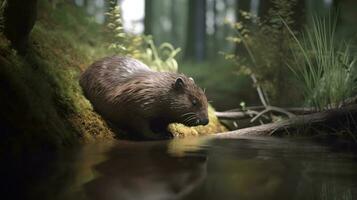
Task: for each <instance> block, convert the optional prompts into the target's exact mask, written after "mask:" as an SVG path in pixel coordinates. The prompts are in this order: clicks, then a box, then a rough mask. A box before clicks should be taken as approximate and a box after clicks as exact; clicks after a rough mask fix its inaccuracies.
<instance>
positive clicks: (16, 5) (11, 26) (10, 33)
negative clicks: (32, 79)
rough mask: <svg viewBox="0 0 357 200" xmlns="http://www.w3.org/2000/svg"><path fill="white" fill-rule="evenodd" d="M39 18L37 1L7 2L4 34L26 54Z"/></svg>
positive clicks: (15, 46)
mask: <svg viewBox="0 0 357 200" xmlns="http://www.w3.org/2000/svg"><path fill="white" fill-rule="evenodd" d="M36 17H37V0H26V1H23V0H7V2H6V4H5V7H4V34H5V36H6V37H7V38H8V39H9V40H10V42H11V44H12V46H13V47H14V48H15V49H16V50H17V51H18V52H19V53H20V54H24V53H25V52H26V48H27V46H28V40H29V35H30V32H31V30H32V28H33V26H34V25H35V22H36Z"/></svg>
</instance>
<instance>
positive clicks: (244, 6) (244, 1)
mask: <svg viewBox="0 0 357 200" xmlns="http://www.w3.org/2000/svg"><path fill="white" fill-rule="evenodd" d="M264 1H269V0H264ZM235 7H236V8H235V13H236V15H235V18H236V22H238V21H243V22H244V23H245V24H246V26H249V25H250V23H248V22H247V21H246V20H244V19H240V18H241V14H240V12H241V11H246V12H249V11H250V0H236V6H235ZM234 52H235V54H236V55H242V54H244V53H245V49H244V47H243V46H242V45H239V44H238V43H237V44H236V46H235V50H234Z"/></svg>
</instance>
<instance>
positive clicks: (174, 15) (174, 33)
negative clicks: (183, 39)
mask: <svg viewBox="0 0 357 200" xmlns="http://www.w3.org/2000/svg"><path fill="white" fill-rule="evenodd" d="M170 3H171V16H170V17H171V43H172V44H173V45H174V46H178V44H179V30H178V20H177V19H178V16H179V15H180V14H179V12H178V11H179V10H178V9H177V7H178V3H177V1H171V2H170Z"/></svg>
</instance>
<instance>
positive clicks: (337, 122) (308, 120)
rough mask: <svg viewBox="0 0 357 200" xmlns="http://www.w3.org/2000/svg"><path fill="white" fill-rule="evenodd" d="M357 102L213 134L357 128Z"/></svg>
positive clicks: (255, 133)
mask: <svg viewBox="0 0 357 200" xmlns="http://www.w3.org/2000/svg"><path fill="white" fill-rule="evenodd" d="M356 119H357V104H353V105H348V106H346V107H342V108H336V109H331V110H326V111H321V112H316V113H312V114H306V115H299V116H295V117H292V118H290V119H287V120H282V121H279V122H275V123H269V124H264V125H259V126H253V127H249V128H243V129H239V130H235V131H229V132H224V133H218V134H215V135H213V137H215V138H236V137H240V136H248V135H249V136H270V135H273V134H278V133H284V132H294V131H297V130H299V129H309V130H311V128H313V129H317V130H326V129H329V130H331V129H338V128H341V127H344V126H347V125H348V126H351V125H352V126H353V128H357V123H356V121H355V120H356ZM348 128H350V127H348Z"/></svg>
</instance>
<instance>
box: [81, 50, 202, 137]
mask: <svg viewBox="0 0 357 200" xmlns="http://www.w3.org/2000/svg"><path fill="white" fill-rule="evenodd" d="M80 85H81V87H82V88H83V91H84V94H85V96H86V97H87V98H88V99H89V101H90V102H91V103H92V105H93V107H94V109H95V110H96V111H97V112H98V113H99V114H101V115H102V116H103V117H104V118H105V119H107V120H109V121H110V122H112V123H114V124H115V125H118V126H119V127H122V128H123V127H124V128H126V129H128V130H129V131H130V132H134V133H139V134H141V136H144V137H145V138H148V139H156V138H161V137H162V136H163V135H162V134H160V133H166V134H165V135H166V136H167V131H166V128H167V125H168V124H169V123H174V122H176V123H182V124H185V125H187V126H196V125H206V124H207V123H208V114H207V112H208V111H207V107H208V103H207V98H206V96H205V94H204V92H203V91H202V89H201V88H199V87H198V86H197V85H196V84H195V83H194V81H193V79H192V78H188V77H187V76H185V75H183V74H177V73H172V72H155V71H152V70H151V69H150V68H149V67H147V66H146V65H145V64H143V63H142V62H140V61H138V60H136V59H133V58H129V57H124V56H113V57H106V58H103V59H102V60H99V61H97V62H95V63H93V64H92V65H91V66H90V67H89V68H88V69H87V70H86V71H85V72H84V73H83V74H82V76H81V78H80Z"/></svg>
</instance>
